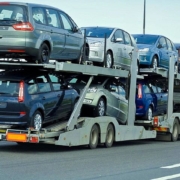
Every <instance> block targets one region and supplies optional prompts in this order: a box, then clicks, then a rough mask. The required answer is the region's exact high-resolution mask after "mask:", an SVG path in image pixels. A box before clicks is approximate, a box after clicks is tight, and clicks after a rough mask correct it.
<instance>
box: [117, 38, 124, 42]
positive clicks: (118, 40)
mask: <svg viewBox="0 0 180 180" xmlns="http://www.w3.org/2000/svg"><path fill="white" fill-rule="evenodd" d="M122 41H123V39H122V38H116V39H115V42H122Z"/></svg>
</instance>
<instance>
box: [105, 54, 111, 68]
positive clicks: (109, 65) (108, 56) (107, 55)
mask: <svg viewBox="0 0 180 180" xmlns="http://www.w3.org/2000/svg"><path fill="white" fill-rule="evenodd" d="M104 66H105V67H106V68H112V66H113V57H112V54H111V52H110V51H108V52H107V54H106V59H105V62H104Z"/></svg>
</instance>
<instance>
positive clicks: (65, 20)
mask: <svg viewBox="0 0 180 180" xmlns="http://www.w3.org/2000/svg"><path fill="white" fill-rule="evenodd" d="M59 14H60V17H61V19H62V22H63V26H64V29H66V30H70V31H71V30H72V29H73V25H72V23H71V21H70V19H69V18H68V16H67V15H66V14H64V13H62V12H59Z"/></svg>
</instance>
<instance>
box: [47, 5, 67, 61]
mask: <svg viewBox="0 0 180 180" xmlns="http://www.w3.org/2000/svg"><path fill="white" fill-rule="evenodd" d="M45 12H46V19H47V32H48V33H49V36H50V41H51V44H52V51H51V55H50V58H51V59H63V58H62V57H61V56H60V55H61V53H62V52H63V51H64V49H65V34H64V31H63V28H62V24H61V21H60V19H59V14H58V11H56V10H54V9H50V8H45Z"/></svg>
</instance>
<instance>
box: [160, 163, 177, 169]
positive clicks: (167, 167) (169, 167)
mask: <svg viewBox="0 0 180 180" xmlns="http://www.w3.org/2000/svg"><path fill="white" fill-rule="evenodd" d="M176 167H180V164H174V165H171V166H164V167H161V168H166V169H171V168H176Z"/></svg>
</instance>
